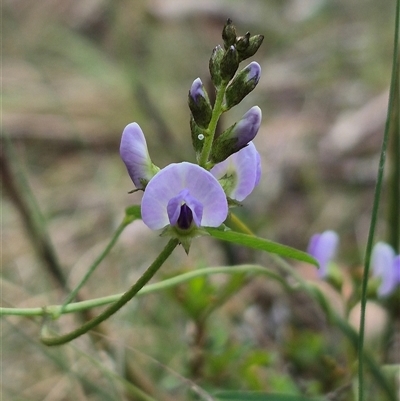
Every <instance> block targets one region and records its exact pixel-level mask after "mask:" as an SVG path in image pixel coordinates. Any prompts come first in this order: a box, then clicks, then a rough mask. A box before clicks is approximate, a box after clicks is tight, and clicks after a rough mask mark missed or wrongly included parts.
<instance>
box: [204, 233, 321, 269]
mask: <svg viewBox="0 0 400 401" xmlns="http://www.w3.org/2000/svg"><path fill="white" fill-rule="evenodd" d="M206 231H207V232H208V233H209V234H210V235H211V236H212V237H214V238H218V239H221V240H223V241H227V242H233V243H235V244H238V245H243V246H247V247H248V248H253V249H258V250H260V251H265V252H270V253H275V254H277V255H280V256H284V257H286V258H291V259H296V260H300V261H302V262H307V263H311V264H312V265H315V266H317V267H318V262H317V261H316V260H315V259H314V258H313V257H312V256H310V255H309V254H308V253H306V252H303V251H299V250H298V249H295V248H291V247H290V246H287V245H282V244H278V243H277V242H273V241H269V240H267V239H264V238H260V237H255V236H253V235H248V234H242V233H238V232H235V231H229V230H228V231H221V230H219V229H218V228H212V227H207V228H206Z"/></svg>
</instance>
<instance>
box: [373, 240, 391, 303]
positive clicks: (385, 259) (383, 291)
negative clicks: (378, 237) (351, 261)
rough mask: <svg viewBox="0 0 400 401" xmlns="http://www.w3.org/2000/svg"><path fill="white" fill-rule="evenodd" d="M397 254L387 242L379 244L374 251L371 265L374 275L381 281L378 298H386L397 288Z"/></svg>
mask: <svg viewBox="0 0 400 401" xmlns="http://www.w3.org/2000/svg"><path fill="white" fill-rule="evenodd" d="M395 256H396V254H395V252H394V250H393V248H392V247H391V246H390V245H389V244H386V243H385V242H378V243H377V244H375V246H374V248H373V250H372V256H371V264H372V272H373V275H374V276H376V277H379V278H380V279H381V285H380V286H379V288H378V296H379V297H386V296H388V295H390V293H391V292H392V291H393V290H394V288H395V287H396V271H395V269H394V262H395Z"/></svg>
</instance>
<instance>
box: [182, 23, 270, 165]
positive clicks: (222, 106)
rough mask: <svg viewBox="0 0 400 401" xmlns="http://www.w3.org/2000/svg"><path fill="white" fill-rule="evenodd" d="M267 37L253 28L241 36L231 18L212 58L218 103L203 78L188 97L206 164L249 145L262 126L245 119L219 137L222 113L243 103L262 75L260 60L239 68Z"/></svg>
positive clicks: (200, 153)
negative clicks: (206, 87)
mask: <svg viewBox="0 0 400 401" xmlns="http://www.w3.org/2000/svg"><path fill="white" fill-rule="evenodd" d="M263 39H264V36H263V35H254V36H251V35H250V33H249V32H247V33H246V34H245V35H243V36H237V34H236V28H235V26H234V25H233V23H232V20H231V19H228V20H227V22H226V24H225V25H224V27H223V30H222V40H223V46H221V45H217V46H216V47H215V48H214V50H213V51H212V54H211V57H210V60H209V70H210V75H211V82H212V84H213V85H214V87H215V91H216V100H215V104H214V105H213V106H212V105H211V103H210V100H209V96H208V94H207V91H206V89H205V87H204V85H203V83H202V82H201V80H200V78H197V79H196V80H195V81H194V82H193V84H192V87H191V89H190V91H189V98H188V103H189V108H190V111H191V119H190V129H191V134H192V143H193V147H194V149H195V151H196V156H197V160H198V162H199V164H200V165H202V166H203V167H206V168H208V169H209V168H211V167H212V165H214V164H215V163H218V162H221V161H223V160H225V159H226V158H227V157H229V156H230V155H231V154H233V153H235V152H238V151H239V150H240V149H242V148H243V147H245V146H247V144H248V142H249V141H251V140H252V138H253V137H254V136H253V134H254V132H255V133H256V131H257V130H258V127H257V129H256V130H254V126H253V125H254V124H251V123H249V122H248V123H247V125H246V124H245V125H244V123H243V122H242V123H241V124H240V127H241V129H237V127H236V124H235V125H234V126H232V127H229V128H228V129H227V130H226V131H225V132H224V133H223V134H221V135H220V138H219V139H218V138H216V137H215V129H216V126H217V122H218V119H219V117H220V116H221V114H222V113H224V112H226V111H228V110H229V109H231V108H232V107H234V106H236V105H237V104H239V103H240V102H241V101H242V100H243V99H244V98H245V97H246V96H247V95H248V94H249V93H250V92H251V91H252V90H253V89H254V88H255V87H256V85H257V83H258V81H259V79H260V74H261V67H260V65H259V64H258V63H256V62H252V63H250V64H249V65H248V66H246V67H245V68H243V69H242V70H241V71H239V72H238V69H239V64H240V62H241V61H243V60H245V59H247V58H249V57H251V56H253V55H254V54H255V53H256V52H257V50H258V49H259V48H260V46H261V44H262V41H263ZM258 110H259V109H258ZM258 110H257V111H254V110H252V113H250V114H251V115H256V117H257V118H258V114H260V113H261V112H258ZM257 118H255V120H257ZM245 120H246V119H245ZM247 120H248V121H250V120H251V119H247ZM247 120H246V121H247ZM256 126H257V124H256ZM249 132H250V133H251V134H249ZM254 135H255V134H254ZM239 136H240V138H239Z"/></svg>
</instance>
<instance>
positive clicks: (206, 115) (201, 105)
mask: <svg viewBox="0 0 400 401" xmlns="http://www.w3.org/2000/svg"><path fill="white" fill-rule="evenodd" d="M202 89H203V93H204V96H198V97H197V102H196V101H195V100H194V99H193V97H192V96H191V95H190V91H189V96H188V104H189V108H190V111H191V112H192V116H193V118H194V120H195V121H196V124H197V125H198V126H199V127H201V128H207V127H208V124H209V123H210V120H211V116H212V107H211V103H210V99H209V98H208V94H207V91H206V89H205V88H204V85H203V87H202Z"/></svg>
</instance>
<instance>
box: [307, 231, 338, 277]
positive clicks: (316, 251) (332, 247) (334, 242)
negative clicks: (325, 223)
mask: <svg viewBox="0 0 400 401" xmlns="http://www.w3.org/2000/svg"><path fill="white" fill-rule="evenodd" d="M338 245H339V236H338V235H337V233H336V232H335V231H331V230H329V231H324V232H323V233H321V234H314V235H313V236H312V237H311V238H310V242H309V243H308V248H307V252H308V253H309V254H310V255H311V256H313V257H314V258H315V259H316V260H317V261H318V263H319V270H318V275H319V277H321V278H324V277H326V276H327V274H328V264H329V262H330V261H331V260H332V259H333V258H334V257H335V255H336V251H337V247H338Z"/></svg>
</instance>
